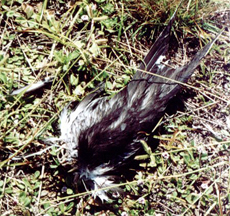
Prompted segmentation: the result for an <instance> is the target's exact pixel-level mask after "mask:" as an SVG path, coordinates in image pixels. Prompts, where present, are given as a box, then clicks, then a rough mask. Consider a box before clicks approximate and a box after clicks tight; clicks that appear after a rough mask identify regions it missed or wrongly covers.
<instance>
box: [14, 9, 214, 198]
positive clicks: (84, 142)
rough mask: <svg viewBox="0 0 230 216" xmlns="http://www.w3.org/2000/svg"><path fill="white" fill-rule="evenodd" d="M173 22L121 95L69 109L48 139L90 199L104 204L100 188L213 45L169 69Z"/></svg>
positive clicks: (111, 181) (128, 158)
mask: <svg viewBox="0 0 230 216" xmlns="http://www.w3.org/2000/svg"><path fill="white" fill-rule="evenodd" d="M175 18H176V12H175V13H174V14H173V16H172V17H171V19H170V21H169V23H168V25H167V26H166V28H165V29H164V30H163V32H162V33H161V34H160V36H159V37H158V38H157V40H156V41H155V43H154V44H153V46H152V47H151V49H150V51H149V53H148V54H147V56H146V57H145V58H144V61H143V62H142V63H141V65H140V67H139V69H138V70H137V72H136V73H135V75H134V77H133V79H132V80H131V81H130V82H129V83H128V85H127V86H126V87H125V88H124V89H123V90H121V91H120V92H119V93H118V94H116V95H115V96H114V97H112V98H111V99H108V97H106V96H101V95H100V91H95V92H94V93H91V94H89V95H88V96H86V97H85V98H84V99H83V100H82V101H81V102H79V103H78V105H77V106H76V107H75V108H74V109H72V110H69V107H68V106H67V107H66V108H64V110H63V111H62V113H61V116H60V131H61V135H60V137H58V138H50V139H48V141H49V142H51V143H54V144H55V145H56V144H58V145H60V146H62V148H63V149H64V154H63V155H62V158H61V162H62V163H63V164H66V163H68V164H71V165H72V166H73V167H74V169H75V173H74V176H75V177H74V183H75V184H77V182H79V181H80V182H82V183H83V185H84V187H85V189H86V190H94V192H93V194H94V196H97V197H99V198H100V199H101V200H102V201H103V200H108V196H107V191H108V189H103V188H108V187H110V186H113V185H114V183H115V181H114V176H116V174H117V173H119V170H120V169H121V168H122V167H124V166H125V165H126V164H127V163H130V161H131V160H132V159H133V158H134V156H135V155H136V154H137V153H138V152H139V150H140V149H141V148H142V144H141V142H140V140H141V139H145V138H144V137H143V133H141V131H150V130H151V129H152V128H153V127H154V126H155V124H156V123H157V121H158V120H159V119H160V118H161V117H162V115H163V114H164V112H165V109H166V107H167V104H168V102H169V101H170V99H172V97H174V96H175V94H176V93H177V92H178V91H179V90H180V88H181V85H182V84H183V83H186V82H187V80H188V79H189V78H190V76H191V75H192V73H193V71H194V70H195V68H196V67H197V66H198V65H199V62H200V60H201V59H202V58H203V57H204V56H205V55H206V54H207V52H208V51H209V49H210V48H211V47H212V45H213V43H214V42H215V40H216V39H214V40H213V41H212V42H211V43H209V44H207V45H206V46H205V47H204V48H203V49H202V50H200V51H199V52H198V53H197V54H196V55H195V56H194V57H193V59H192V60H191V61H190V62H189V63H188V64H186V65H185V66H182V67H178V68H176V69H175V68H171V67H168V66H167V65H165V64H163V63H162V59H163V57H164V55H165V53H166V52H167V50H168V46H169V40H170V32H171V28H172V25H173V22H174V20H175ZM40 86H41V85H39V87H40ZM30 89H31V88H30ZM23 91H25V88H24V89H23ZM18 93H20V90H17V94H18ZM14 94H16V93H15V92H13V95H14Z"/></svg>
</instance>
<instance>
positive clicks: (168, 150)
mask: <svg viewBox="0 0 230 216" xmlns="http://www.w3.org/2000/svg"><path fill="white" fill-rule="evenodd" d="M178 3H179V1H173V2H171V1H167V0H165V1H154V2H153V1H150V0H144V1H141V2H140V1H136V0H126V1H125V0H124V1H116V0H114V1H105V0H96V1H95V2H94V3H90V1H82V2H79V1H77V2H64V1H61V0H60V1H49V2H48V1H46V0H45V1H44V2H36V1H29V2H28V1H27V2H24V1H23V0H18V1H14V0H12V1H7V0H5V1H2V3H1V8H0V11H1V15H0V22H1V25H0V32H1V40H0V46H1V51H0V97H1V100H0V110H1V112H0V131H1V133H0V214H1V215H90V214H91V215H123V216H124V215H195V214H199V215H228V214H229V212H230V205H229V203H230V196H229V194H230V171H229V150H230V118H229V115H230V109H229V101H230V100H229V97H230V95H229V92H230V84H229V83H230V76H229V64H230V62H229V61H230V59H229V52H230V49H229V43H230V40H229V25H228V20H227V17H228V16H229V10H226V8H229V3H228V1H206V0H203V1H201V0H197V1H184V2H183V3H182V5H181V7H180V8H179V11H178V18H177V21H176V22H175V25H174V29H173V37H172V42H171V44H170V51H169V55H168V57H169V56H170V58H171V61H172V62H173V63H174V64H175V65H178V64H183V63H185V62H187V61H188V60H189V59H190V58H191V57H192V56H193V55H194V54H195V53H196V52H197V50H198V49H200V47H202V46H203V45H204V44H205V43H207V42H208V41H209V40H210V39H211V38H213V37H214V35H216V34H217V33H218V32H220V30H221V29H222V28H224V27H225V31H224V33H223V34H222V35H221V37H220V38H219V40H218V42H217V43H216V44H215V45H214V47H213V49H212V51H211V52H210V53H209V55H208V56H207V57H206V58H205V59H204V60H203V61H202V62H201V65H200V67H199V68H198V69H197V70H196V71H195V73H194V76H193V77H192V78H191V79H190V81H189V85H190V86H191V88H188V87H184V88H183V89H182V91H181V92H180V94H179V95H178V96H177V99H178V98H179V99H180V100H181V101H183V104H184V105H183V109H182V108H181V106H179V105H176V104H175V103H176V102H178V101H177V100H175V101H176V102H175V101H173V102H172V106H173V107H175V106H176V107H178V109H177V111H176V112H170V110H169V112H167V114H165V116H164V118H163V119H162V121H161V122H160V123H159V127H158V129H157V134H156V135H155V137H154V138H155V139H157V140H159V146H158V148H157V149H156V150H155V151H153V150H151V148H150V146H151V143H148V144H146V143H143V147H144V149H145V152H146V154H144V155H139V156H137V157H136V160H139V162H140V167H142V168H140V169H138V170H136V171H135V176H134V177H133V179H130V180H129V181H128V180H127V181H125V180H124V182H122V183H121V188H122V190H123V191H124V193H123V194H122V196H117V195H116V194H114V195H113V199H112V200H111V201H110V202H108V203H104V204H101V203H99V202H97V201H94V200H93V199H92V196H91V192H85V193H83V194H78V193H75V192H74V189H73V188H71V187H70V184H69V182H71V175H68V174H67V173H66V170H65V168H63V167H62V166H61V165H60V162H59V161H58V154H57V151H56V150H57V149H56V148H55V147H52V148H49V146H47V145H45V144H43V143H42V142H41V141H39V140H40V139H42V138H46V137H50V136H57V134H58V132H57V128H58V126H57V125H58V114H59V113H60V112H61V110H62V108H63V107H64V106H66V105H67V104H68V103H69V102H71V101H75V100H76V101H80V100H82V99H83V98H84V97H85V95H87V94H89V92H90V91H92V90H93V89H94V88H95V87H96V86H98V84H100V83H101V82H105V83H106V85H105V86H106V88H105V91H106V93H107V94H110V95H111V96H112V95H114V94H116V93H117V92H118V91H119V90H120V89H121V88H123V87H124V86H125V85H126V84H127V82H128V81H129V80H130V79H131V77H132V74H133V73H134V72H135V69H136V68H137V65H138V63H139V62H140V60H141V59H143V57H144V55H145V54H146V52H147V50H148V48H147V47H150V46H151V44H152V43H153V41H154V40H155V38H156V37H157V35H159V33H160V32H161V30H162V29H163V28H164V26H165V25H166V24H167V20H168V19H169V18H170V15H171V14H172V13H173V12H174V10H175V8H176V6H177V5H178ZM47 76H53V77H54V82H53V83H52V86H51V87H50V88H46V89H44V90H42V91H39V92H38V93H35V94H32V95H22V94H21V95H18V96H15V97H11V96H9V93H10V92H11V91H12V90H13V89H17V88H19V87H22V86H24V85H26V84H28V83H33V82H36V81H38V80H40V79H43V78H44V77H47Z"/></svg>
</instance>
